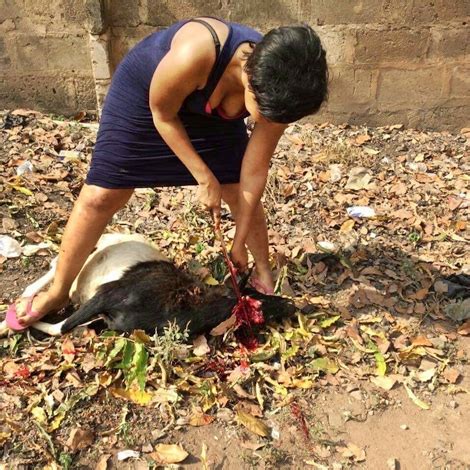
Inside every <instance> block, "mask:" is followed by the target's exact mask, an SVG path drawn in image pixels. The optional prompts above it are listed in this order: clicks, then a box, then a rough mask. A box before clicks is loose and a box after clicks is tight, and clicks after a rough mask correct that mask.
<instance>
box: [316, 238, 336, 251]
mask: <svg viewBox="0 0 470 470" xmlns="http://www.w3.org/2000/svg"><path fill="white" fill-rule="evenodd" d="M317 246H318V248H320V250H321V251H323V252H325V253H334V252H335V251H336V250H337V248H336V245H335V244H334V243H332V242H329V241H321V242H317Z"/></svg>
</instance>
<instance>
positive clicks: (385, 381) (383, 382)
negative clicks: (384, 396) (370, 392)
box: [370, 376, 397, 390]
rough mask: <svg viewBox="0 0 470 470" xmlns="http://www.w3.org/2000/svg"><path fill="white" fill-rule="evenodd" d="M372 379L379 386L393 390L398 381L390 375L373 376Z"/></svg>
mask: <svg viewBox="0 0 470 470" xmlns="http://www.w3.org/2000/svg"><path fill="white" fill-rule="evenodd" d="M370 381H371V382H372V383H373V384H374V385H376V386H377V387H380V388H383V389H384V390H391V389H392V388H393V387H394V385H395V384H396V383H397V381H396V379H393V378H392V377H388V376H383V377H381V376H378V377H371V378H370Z"/></svg>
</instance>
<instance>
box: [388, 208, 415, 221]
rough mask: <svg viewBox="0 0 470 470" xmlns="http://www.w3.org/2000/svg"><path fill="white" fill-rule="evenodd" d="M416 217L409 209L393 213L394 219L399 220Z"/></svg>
mask: <svg viewBox="0 0 470 470" xmlns="http://www.w3.org/2000/svg"><path fill="white" fill-rule="evenodd" d="M413 216H414V214H413V212H412V211H410V210H408V209H399V210H397V211H394V212H392V217H395V218H397V219H411V218H412V217H413Z"/></svg>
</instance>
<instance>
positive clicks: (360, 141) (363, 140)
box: [354, 134, 370, 145]
mask: <svg viewBox="0 0 470 470" xmlns="http://www.w3.org/2000/svg"><path fill="white" fill-rule="evenodd" d="M369 140H370V135H369V134H363V135H358V136H357V137H356V138H355V139H354V143H355V144H356V145H362V144H365V143H366V142H369Z"/></svg>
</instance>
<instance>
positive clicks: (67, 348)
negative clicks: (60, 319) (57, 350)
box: [62, 337, 76, 362]
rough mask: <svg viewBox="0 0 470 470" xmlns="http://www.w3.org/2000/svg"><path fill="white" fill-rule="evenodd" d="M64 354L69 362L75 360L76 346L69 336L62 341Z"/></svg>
mask: <svg viewBox="0 0 470 470" xmlns="http://www.w3.org/2000/svg"><path fill="white" fill-rule="evenodd" d="M62 354H63V356H64V358H65V360H66V361H67V362H73V360H74V358H75V354H76V351H75V346H74V345H73V342H72V340H71V339H70V338H69V337H66V338H65V339H64V340H63V342H62Z"/></svg>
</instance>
